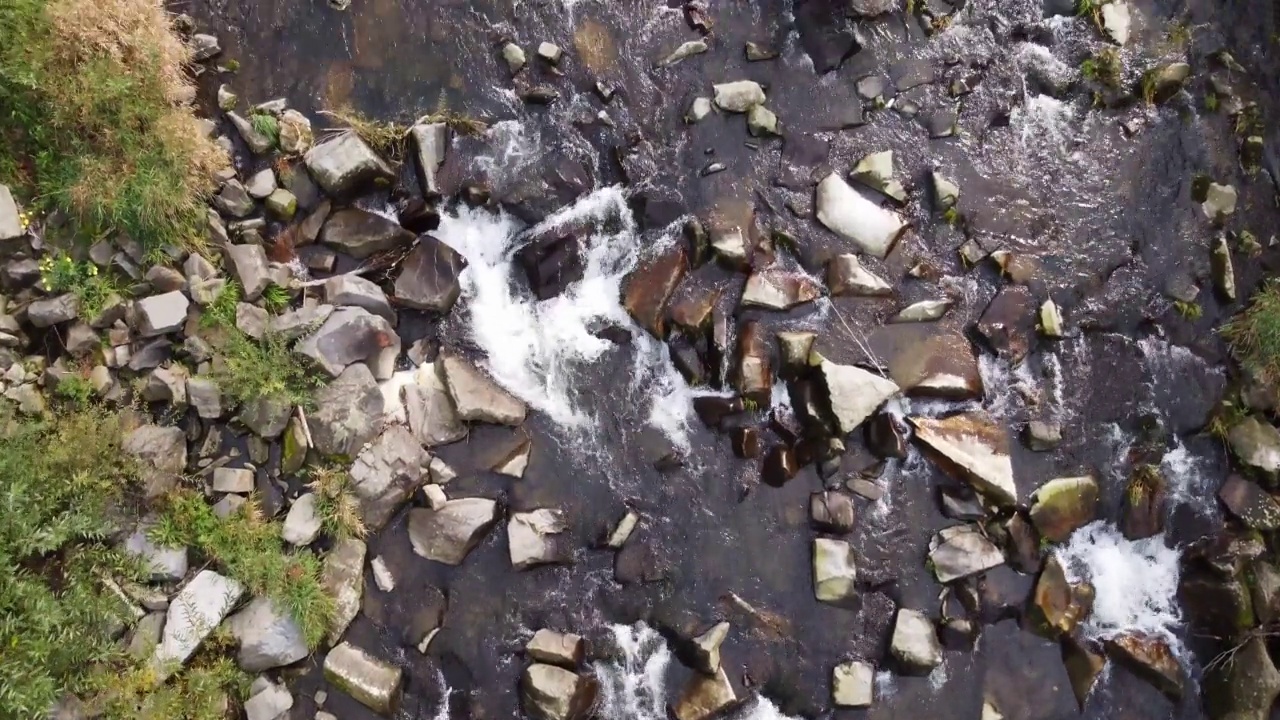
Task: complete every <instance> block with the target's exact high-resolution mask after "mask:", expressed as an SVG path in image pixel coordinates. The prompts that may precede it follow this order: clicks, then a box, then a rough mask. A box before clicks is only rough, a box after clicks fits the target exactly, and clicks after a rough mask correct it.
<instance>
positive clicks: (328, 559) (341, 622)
mask: <svg viewBox="0 0 1280 720" xmlns="http://www.w3.org/2000/svg"><path fill="white" fill-rule="evenodd" d="M368 552H369V549H368V547H366V546H365V544H364V542H362V541H360V540H357V539H355V538H344V539H341V540H338V541H337V542H335V543H334V544H333V548H332V549H331V550H329V554H328V555H326V556H325V557H324V563H323V565H321V567H320V586H321V587H322V588H324V591H325V594H326V595H328V596H329V597H330V598H332V599H333V605H334V608H333V615H332V616H331V617H330V618H329V631H328V633H327V638H328V641H329V642H330V643H336V642H338V640H339V639H341V638H342V634H343V633H345V632H346V631H347V627H348V626H349V625H351V621H352V620H354V619H355V618H356V615H357V614H359V612H360V603H361V602H362V601H363V600H364V560H365V556H366V555H367V554H368Z"/></svg>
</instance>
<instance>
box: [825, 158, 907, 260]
mask: <svg viewBox="0 0 1280 720" xmlns="http://www.w3.org/2000/svg"><path fill="white" fill-rule="evenodd" d="M815 202H816V205H817V215H818V222H820V223H822V224H823V226H825V227H826V228H827V229H828V230H830V231H831V232H833V233H835V234H836V235H839V236H840V237H842V238H844V239H846V240H849V241H851V242H853V243H854V244H856V245H857V246H858V247H859V248H860V249H861V250H862V251H863V252H865V253H867V254H868V255H872V256H874V257H878V258H883V257H884V256H886V255H888V254H889V251H890V250H892V249H893V245H894V243H896V242H897V241H898V237H899V236H900V235H902V233H903V231H904V230H906V228H907V223H906V222H905V221H904V220H903V219H902V217H901V216H899V215H898V214H897V213H895V212H893V211H890V210H885V209H884V208H881V207H880V206H879V205H877V204H876V203H874V202H872V201H870V200H868V199H867V198H865V197H863V196H862V195H861V194H860V193H859V192H858V191H856V190H854V189H853V188H852V187H850V186H849V184H848V183H846V182H845V181H844V180H842V179H841V178H840V176H839V175H836V174H835V173H832V174H830V175H827V176H826V177H825V178H823V179H822V181H821V182H819V183H818V189H817V196H816V200H815Z"/></svg>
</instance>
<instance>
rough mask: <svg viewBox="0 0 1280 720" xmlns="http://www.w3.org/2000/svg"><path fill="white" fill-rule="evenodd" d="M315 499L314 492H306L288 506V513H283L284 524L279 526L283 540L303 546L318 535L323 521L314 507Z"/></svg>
mask: <svg viewBox="0 0 1280 720" xmlns="http://www.w3.org/2000/svg"><path fill="white" fill-rule="evenodd" d="M316 499H317V498H316V495H315V493H307V494H306V495H303V496H301V497H299V498H298V499H297V500H294V501H293V504H292V505H290V506H289V514H288V515H285V518H284V525H283V526H282V527H281V528H280V537H282V538H284V541H285V542H287V543H289V544H290V545H296V546H298V547H305V546H307V545H310V544H311V543H313V542H315V540H316V538H317V537H319V536H320V528H321V527H322V526H323V525H324V522H323V519H322V518H321V517H320V513H319V511H318V510H317V508H316Z"/></svg>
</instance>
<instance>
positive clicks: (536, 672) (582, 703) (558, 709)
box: [520, 663, 599, 720]
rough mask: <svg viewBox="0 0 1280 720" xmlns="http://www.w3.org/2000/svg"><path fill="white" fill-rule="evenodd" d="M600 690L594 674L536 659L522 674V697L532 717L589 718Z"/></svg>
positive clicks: (543, 719)
mask: <svg viewBox="0 0 1280 720" xmlns="http://www.w3.org/2000/svg"><path fill="white" fill-rule="evenodd" d="M598 693H599V685H598V683H597V682H596V679H595V678H593V677H591V676H588V675H579V674H577V673H574V672H570V671H568V670H565V669H564V668H559V667H556V666H555V665H547V664H545V663H534V664H532V665H530V666H529V667H527V668H525V670H524V674H523V675H521V676H520V701H521V704H522V706H523V707H524V711H525V713H526V714H528V715H529V717H531V718H533V720H586V719H587V718H588V717H590V715H591V711H592V709H593V708H594V707H595V704H596V696H597V695H598Z"/></svg>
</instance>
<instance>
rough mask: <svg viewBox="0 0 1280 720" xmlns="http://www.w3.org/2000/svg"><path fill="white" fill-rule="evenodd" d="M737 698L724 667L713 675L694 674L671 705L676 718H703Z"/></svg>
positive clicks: (698, 719)
mask: <svg viewBox="0 0 1280 720" xmlns="http://www.w3.org/2000/svg"><path fill="white" fill-rule="evenodd" d="M737 699H738V696H737V694H736V693H734V691H733V685H731V684H730V683H729V676H728V675H726V674H725V671H724V668H723V667H721V668H720V671H719V672H717V673H716V674H715V675H714V676H710V677H708V676H706V675H702V674H695V675H693V677H691V678H690V679H689V684H688V685H685V687H684V691H683V692H682V693H680V699H679V700H677V701H676V703H675V705H673V706H672V708H671V712H672V714H673V715H675V717H676V720H705V719H706V718H709V717H711V716H712V715H714V714H715V713H716V712H718V711H720V710H722V709H724V708H727V707H728V706H729V705H731V704H732V703H734V702H735V701H736V700H737Z"/></svg>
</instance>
